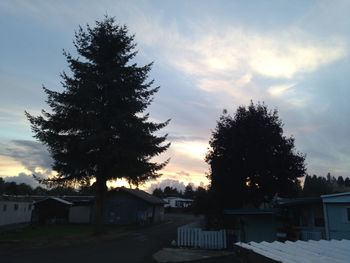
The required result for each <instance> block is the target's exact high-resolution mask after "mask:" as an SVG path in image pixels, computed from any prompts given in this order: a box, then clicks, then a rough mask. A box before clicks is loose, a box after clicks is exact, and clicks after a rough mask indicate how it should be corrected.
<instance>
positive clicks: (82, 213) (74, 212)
mask: <svg viewBox="0 0 350 263" xmlns="http://www.w3.org/2000/svg"><path fill="white" fill-rule="evenodd" d="M68 218H69V223H73V224H87V223H90V222H91V206H89V205H85V206H72V207H70V209H69V217H68Z"/></svg>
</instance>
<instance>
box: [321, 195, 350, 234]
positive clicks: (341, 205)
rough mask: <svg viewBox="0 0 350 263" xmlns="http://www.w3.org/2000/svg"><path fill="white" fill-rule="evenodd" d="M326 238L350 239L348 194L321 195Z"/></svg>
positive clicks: (349, 197)
mask: <svg viewBox="0 0 350 263" xmlns="http://www.w3.org/2000/svg"><path fill="white" fill-rule="evenodd" d="M321 198H322V202H323V212H324V218H325V228H326V238H327V239H328V240H330V239H338V240H340V239H350V192H345V193H339V194H330V195H322V196H321Z"/></svg>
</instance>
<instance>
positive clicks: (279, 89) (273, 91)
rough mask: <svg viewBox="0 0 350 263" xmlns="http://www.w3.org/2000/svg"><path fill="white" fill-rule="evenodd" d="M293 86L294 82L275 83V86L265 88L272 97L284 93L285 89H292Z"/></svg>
mask: <svg viewBox="0 0 350 263" xmlns="http://www.w3.org/2000/svg"><path fill="white" fill-rule="evenodd" d="M294 86H295V83H293V84H282V85H275V86H271V87H270V88H269V89H268V90H267V92H268V93H269V94H270V95H271V96H273V97H279V96H281V95H284V94H285V93H286V92H287V91H289V90H290V89H292V88H293V87H294Z"/></svg>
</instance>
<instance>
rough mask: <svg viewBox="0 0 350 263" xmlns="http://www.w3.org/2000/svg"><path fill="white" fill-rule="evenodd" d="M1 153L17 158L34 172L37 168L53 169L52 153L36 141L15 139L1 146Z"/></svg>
mask: <svg viewBox="0 0 350 263" xmlns="http://www.w3.org/2000/svg"><path fill="white" fill-rule="evenodd" d="M0 155H5V156H8V157H11V158H13V159H15V160H16V161H18V162H20V163H21V164H22V165H23V166H24V167H25V168H26V169H28V170H29V171H31V172H33V173H34V172H35V170H36V169H37V168H41V169H43V170H47V171H48V172H50V171H51V165H52V158H51V157H50V154H49V153H48V151H47V150H46V148H45V146H44V145H42V144H41V143H38V142H35V141H30V140H13V141H11V142H9V143H7V144H5V145H2V147H0Z"/></svg>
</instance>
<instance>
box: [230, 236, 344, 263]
mask: <svg viewBox="0 0 350 263" xmlns="http://www.w3.org/2000/svg"><path fill="white" fill-rule="evenodd" d="M236 245H238V246H240V247H243V248H246V249H249V250H252V251H254V252H255V253H257V254H260V255H263V256H265V257H268V258H271V259H273V260H276V261H280V262H282V263H294V262H295V263H296V262H298V263H303V262H305V263H316V262H317V263H329V262H334V263H349V262H350V261H349V259H350V240H345V239H343V240H320V241H314V240H310V241H307V242H305V241H296V242H291V241H286V242H278V241H274V242H271V243H269V242H265V241H263V242H260V243H256V242H249V243H241V242H238V243H236Z"/></svg>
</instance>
